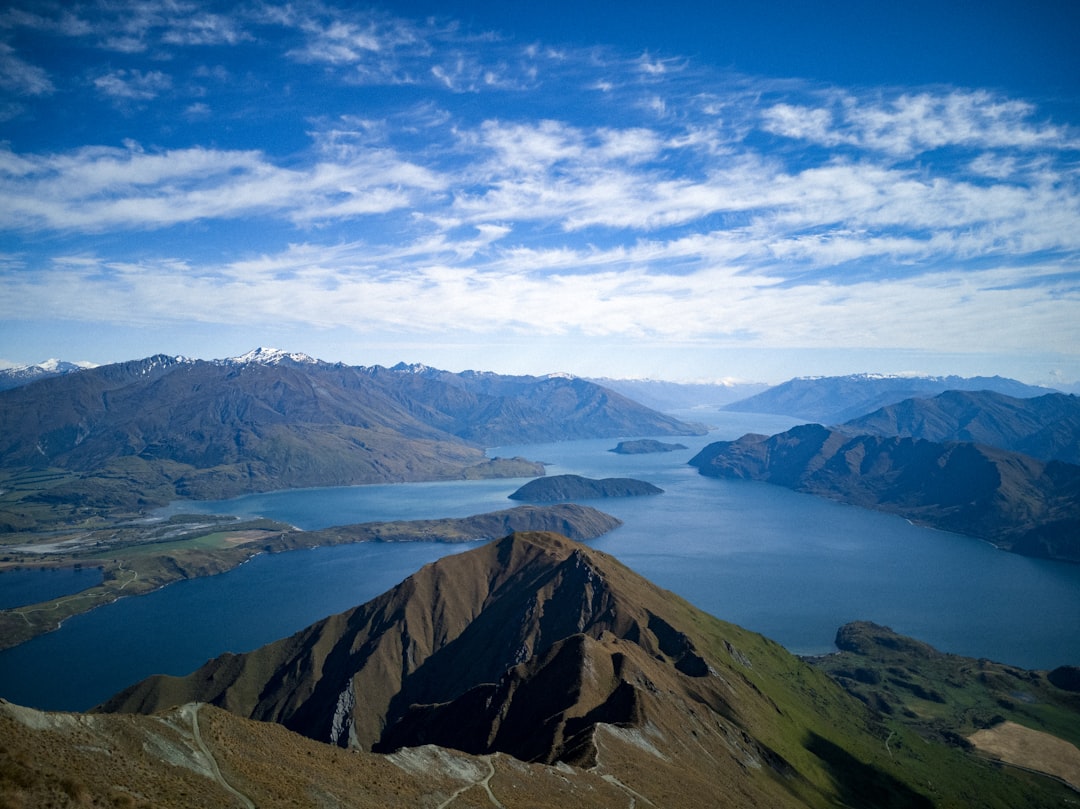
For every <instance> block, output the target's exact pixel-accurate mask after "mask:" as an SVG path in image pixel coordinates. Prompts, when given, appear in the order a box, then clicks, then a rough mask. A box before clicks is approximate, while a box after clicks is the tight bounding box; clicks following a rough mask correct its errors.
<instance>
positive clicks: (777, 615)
mask: <svg viewBox="0 0 1080 809" xmlns="http://www.w3.org/2000/svg"><path fill="white" fill-rule="evenodd" d="M680 415H682V416H684V417H685V416H687V415H689V416H691V417H692V418H694V419H695V420H699V421H700V420H703V418H707V419H708V420H709V421H710V422H712V423H713V425H714V426H715V427H716V429H715V430H714V431H713V432H711V433H710V434H709V435H708V436H701V437H691V438H686V437H681V438H677V439H672V438H670V437H659V440H662V441H665V442H668V443H671V442H674V441H678V442H680V443H682V444H685V445H686V446H687V449H686V450H679V451H676V452H670V453H663V454H651V455H619V454H615V453H612V452H610V449H612V448H613V447H614V446H615V443H616V442H615V441H613V440H595V441H572V442H560V443H554V444H544V445H523V446H511V447H498V448H494V449H492V450H491V451H490V452H489V454H490V455H493V456H495V455H502V456H512V455H522V456H525V457H528V458H531V459H534V460H541V461H545V462H546V463H548V464H549V466H548V473H549V474H560V473H564V472H572V473H576V474H583V475H588V476H590V477H608V476H627V477H637V478H640V479H643V480H647V481H649V482H651V483H654V484H655V485H657V486H660V487H661V488H662V489H664V490H665V493H664V494H662V495H658V496H655V497H642V498H613V499H606V500H600V501H594V502H592V503H590V505H593V506H595V507H597V508H600V509H602V510H604V511H607V512H608V513H611V514H613V515H614V516H616V517H618V518H620V519H621V520H623V523H624V524H623V526H622V527H620V528H618V529H616V530H615V531H613V532H611V533H609V534H607V535H605V536H603V537H600V538H599V539H596V540H594V541H592V542H591V543H590V544H591V545H592V546H593V547H595V548H597V549H599V550H603V551H605V552H607V553H610V554H612V555H613V556H615V557H616V558H618V559H619V560H620V561H621V562H623V563H624V564H626V565H628V566H629V567H631V568H632V569H634V570H636V571H637V572H639V573H641V574H642V575H644V576H646V577H647V578H649V579H651V580H652V581H654V582H656V583H657V584H658V585H660V586H662V587H666V588H668V589H670V590H672V591H674V592H676V593H678V594H679V595H681V596H683V597H685V598H686V599H688V600H689V601H691V602H692V603H694V604H695V605H696V606H698V607H700V608H702V609H704V610H706V611H707V612H709V613H711V614H713V615H716V616H717V617H719V618H722V619H724V620H727V621H731V622H733V623H737V624H740V625H742V626H745V627H747V628H749V629H752V630H755V631H758V632H761V633H763V634H765V635H767V636H769V637H771V638H773V639H774V640H776V641H778V642H780V643H782V644H783V645H784V646H786V647H787V648H788V649H790V650H791V651H793V652H795V653H797V654H820V653H826V652H829V651H831V650H832V649H833V644H832V641H833V637H834V636H835V632H836V629H837V628H838V627H839V626H840V625H842V624H843V623H846V622H848V621H852V620H873V621H876V622H878V623H881V624H885V625H888V626H891V627H892V628H893V629H895V630H896V631H898V632H902V633H904V634H909V635H912V636H914V637H917V638H919V639H921V640H924V641H927V642H928V643H931V644H933V645H934V646H936V647H938V648H939V649H942V650H943V651H949V652H954V653H957V654H963V655H969V656H973V657H987V658H991V659H994V660H998V661H1000V662H1005V663H1010V664H1013V665H1018V666H1022V667H1025V668H1044V669H1045V668H1053V667H1055V666H1058V665H1062V664H1067V663H1068V664H1077V663H1080V622H1078V621H1077V620H1076V616H1077V615H1080V566H1078V565H1066V564H1063V563H1056V562H1049V561H1045V560H1035V559H1028V558H1025V557H1020V556H1016V555H1013V554H1008V553H1004V552H1001V551H998V550H996V549H994V548H993V547H991V546H990V545H988V544H986V543H983V542H980V541H978V540H975V539H972V538H969V537H963V536H959V535H955V534H949V533H945V532H940V531H934V530H931V529H927V528H922V527H918V526H914V525H911V524H909V523H908V522H906V521H905V520H903V519H900V518H897V517H893V516H890V515H885V514H879V513H877V512H872V511H867V510H863V509H859V508H855V507H851V506H844V505H841V504H838V503H834V502H830V501H827V500H823V499H820V498H816V497H813V496H810V495H802V494H798V493H795V492H791V491H788V490H786V489H783V488H780V487H776V486H770V485H768V484H762V483H755V482H749V481H725V480H718V479H714V478H708V477H704V476H702V475H699V474H698V472H697V470H696V469H694V468H692V467H690V466H688V465H687V461H688V460H689V459H690V457H692V456H693V454H694V453H695V452H697V451H698V450H699V449H700V448H701V447H702V446H704V445H705V444H707V443H709V442H711V441H715V440H721V439H728V438H736V437H738V436H739V435H742V434H743V433H745V432H748V431H755V432H763V433H771V432H777V431H779V430H783V429H786V428H787V427H789V426H791V425H792V424H794V423H795V422H794V421H793V420H790V419H783V418H778V417H773V416H755V415H753V414H734V413H731V414H728V413H708V414H704V416H703V414H702V413H700V412H697V413H692V414H680ZM635 437H637V436H635ZM522 482H524V481H523V480H501V481H455V482H447V483H425V484H394V485H387V486H360V487H347V488H333V489H308V490H301V491H290V492H277V493H272V494H266V495H257V496H251V497H244V498H237V499H235V500H230V501H222V502H216V503H209V502H204V503H198V504H193V503H182V504H176V505H174V506H172V507H171V510H172V512H173V513H175V512H176V511H206V512H211V513H229V514H237V515H239V516H245V517H246V516H256V515H260V516H267V517H272V518H274V519H280V520H283V521H286V522H289V523H292V524H294V525H297V526H299V527H301V528H304V529H308V530H310V529H315V528H320V527H325V526H328V525H340V524H345V523H351V522H364V521H372V520H388V519H426V518H435V517H444V516H465V515H468V514H475V513H481V512H485V511H493V510H497V509H502V508H510V507H512V506H513V505H515V503H514V502H513V501H510V500H508V499H507V496H508V495H509V494H510V493H512V492H513V491H514V490H515V489H516V488H517V487H518V486H519V485H520V484H521V483H522ZM474 545H475V543H469V544H467V545H445V544H435V543H392V544H382V543H365V544H360V545H350V546H339V547H335V548H321V549H316V550H308V551H294V552H290V553H284V554H273V555H263V556H259V557H256V558H255V559H253V560H252V561H250V562H249V563H247V564H245V565H243V566H242V567H240V568H238V569H236V570H233V571H230V572H228V573H225V574H221V575H218V576H213V577H209V578H205V579H196V580H192V581H186V582H180V583H178V584H174V585H171V586H169V587H167V588H165V589H163V590H160V591H158V592H156V593H152V594H149V595H146V596H141V597H138V598H128V599H122V600H121V601H118V602H116V603H115V604H112V605H110V606H108V607H103V608H101V609H98V610H95V611H93V612H91V613H88V614H86V615H82V616H78V617H76V618H72V619H70V620H69V621H67V622H66V623H65V625H64V626H63V627H62V628H61V629H60V630H59V631H57V632H54V633H50V634H48V635H44V636H41V637H39V638H36V639H34V640H33V641H30V642H29V643H26V644H23V645H21V646H19V647H16V648H14V649H10V650H6V651H4V652H0V696H3V697H4V698H5V699H9V700H11V701H14V702H19V703H22V704H27V705H32V706H34V707H40V708H48V709H72V710H82V709H85V708H88V707H91V706H92V705H94V704H96V703H98V702H100V701H102V700H104V699H105V698H107V697H108V696H110V695H111V694H112V693H114V692H115V691H117V690H119V689H120V688H123V687H124V686H126V685H128V684H130V683H132V682H135V681H137V680H139V679H141V678H143V677H145V676H147V675H149V674H151V673H155V672H162V673H171V674H184V673H187V672H189V671H191V670H193V669H194V668H196V667H198V666H199V665H201V664H202V663H203V662H204V661H205V660H206V659H208V658H210V657H213V656H215V655H217V654H220V653H222V652H225V651H232V652H243V651H248V650H250V649H253V648H256V647H257V646H259V645H262V644H263V643H266V642H269V641H271V640H274V639H276V638H279V637H283V636H286V635H288V634H290V633H292V632H295V631H297V630H299V629H301V628H303V627H305V626H307V625H308V624H310V623H312V622H313V621H315V620H318V619H319V618H321V617H323V616H325V615H328V614H332V613H334V612H339V611H341V610H345V609H348V608H350V607H352V606H355V605H357V604H360V603H363V602H364V601H366V600H368V599H370V598H371V597H373V596H375V595H377V594H378V593H381V592H383V591H384V590H386V589H388V588H389V587H391V586H393V585H394V584H396V583H397V582H398V581H400V580H401V579H403V578H404V577H406V576H407V575H409V574H410V573H412V572H413V571H414V570H416V569H417V568H418V567H420V566H421V565H422V564H426V563H427V562H430V561H433V560H435V559H437V558H439V557H441V556H443V555H446V554H449V553H458V552H461V551H463V550H466V549H468V548H469V547H473V546H474Z"/></svg>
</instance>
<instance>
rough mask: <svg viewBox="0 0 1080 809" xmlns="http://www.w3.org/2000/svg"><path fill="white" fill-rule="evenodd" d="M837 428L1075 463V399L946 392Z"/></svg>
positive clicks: (1078, 413)
mask: <svg viewBox="0 0 1080 809" xmlns="http://www.w3.org/2000/svg"><path fill="white" fill-rule="evenodd" d="M842 429H843V430H844V431H845V432H850V433H856V434H865V435H887V436H893V435H896V436H909V437H912V438H925V439H927V440H928V441H938V442H949V441H963V442H971V443H976V444H987V445H989V446H992V447H1000V448H1001V449H1007V450H1010V451H1012V452H1020V453H1023V454H1025V455H1030V456H1032V457H1033V458H1039V459H1040V460H1044V461H1052V460H1058V461H1066V462H1068V463H1071V464H1080V397H1077V396H1075V395H1067V394H1064V393H1048V394H1045V395H1043V396H1036V397H1033V398H1028V399H1018V398H1016V397H1013V396H1006V395H1004V394H1001V393H995V392H993V391H988V390H984V391H961V390H951V391H945V392H944V393H940V394H938V395H937V396H934V397H933V398H925V399H906V400H904V401H903V402H899V403H897V404H893V405H888V406H887V407H883V408H880V409H879V410H875V411H874V412H873V413H868V414H867V415H865V416H861V417H859V418H856V419H852V420H851V421H848V422H845V423H844V424H843V425H842Z"/></svg>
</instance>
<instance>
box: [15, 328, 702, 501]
mask: <svg viewBox="0 0 1080 809" xmlns="http://www.w3.org/2000/svg"><path fill="white" fill-rule="evenodd" d="M703 430H704V428H701V427H698V426H695V425H690V424H686V423H684V422H681V421H679V420H677V419H674V418H671V417H669V416H665V415H663V414H660V413H657V412H655V411H652V410H650V409H648V408H646V407H644V406H642V405H639V404H637V403H636V402H633V401H631V400H629V399H627V398H626V397H624V396H621V395H619V394H617V393H615V392H614V391H610V390H607V389H605V388H602V387H600V386H599V385H596V384H594V383H591V382H588V381H586V380H583V379H578V378H573V377H565V376H551V377H523V376H515V377H507V376H500V375H497V374H487V373H477V372H465V373H461V374H451V373H449V372H442V371H437V370H434V369H428V368H425V367H423V366H397V367H395V368H384V367H381V366H374V367H363V366H348V365H343V364H340V363H336V364H332V363H326V362H322V361H318V360H314V359H311V358H310V357H306V356H305V355H302V354H286V353H284V352H280V351H274V350H267V349H260V350H257V351H255V352H252V353H251V354H249V355H245V356H244V357H239V358H234V359H231V360H220V361H203V360H191V359H185V358H181V357H169V356H165V355H157V356H154V357H149V358H146V359H143V360H135V361H131V362H125V363H119V364H115V365H107V366H100V367H97V368H92V369H85V370H81V371H79V372H73V373H68V374H63V375H59V376H51V377H46V378H43V379H39V380H37V381H35V382H31V383H29V384H25V385H22V386H20V387H17V388H13V389H10V390H6V391H2V392H0V457H2V458H3V459H4V460H3V464H4V468H6V469H12V468H31V469H58V470H63V471H66V472H68V473H74V477H68V478H66V479H61V480H59V481H58V482H56V484H55V485H52V486H51V487H50V488H49V490H48V491H47V492H45V493H43V494H40V495H37V496H39V497H42V498H45V499H49V500H51V501H53V502H73V501H78V502H80V503H82V504H83V505H86V506H90V507H110V506H113V507H125V508H132V509H134V508H142V507H145V506H147V505H155V504H160V503H163V502H167V501H169V500H173V499H177V498H184V497H192V498H221V497H229V496H234V495H237V494H241V493H246V492H253V491H266V490H270V489H283V488H294V487H306V486H329V485H350V484H357V483H375V482H395V481H415V480H440V479H453V478H468V477H505V476H536V475H540V474H542V473H543V468H542V466H541V465H540V464H537V463H533V462H528V461H524V460H523V459H499V458H495V459H489V458H487V457H486V456H485V453H484V450H483V448H484V447H492V446H498V445H501V444H507V443H533V442H543V441H552V440H558V439H570V438H585V437H589V438H600V437H622V436H626V435H679V434H691V433H700V432H703Z"/></svg>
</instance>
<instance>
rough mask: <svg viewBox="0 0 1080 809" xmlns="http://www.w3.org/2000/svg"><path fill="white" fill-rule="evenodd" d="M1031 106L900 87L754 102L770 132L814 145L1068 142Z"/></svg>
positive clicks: (880, 147) (913, 149)
mask: <svg viewBox="0 0 1080 809" xmlns="http://www.w3.org/2000/svg"><path fill="white" fill-rule="evenodd" d="M1035 112H1036V110H1035V108H1034V107H1033V106H1032V105H1031V104H1029V103H1027V102H1024V101H1019V100H1016V99H1007V98H1001V97H999V96H995V95H993V94H992V93H990V92H988V91H985V90H977V91H960V90H954V91H949V92H943V93H929V92H921V93H902V94H899V95H895V96H893V97H891V98H882V97H876V98H875V97H867V96H856V95H853V94H851V93H847V92H831V93H825V94H822V97H821V100H820V103H819V104H818V105H812V104H805V103H804V104H792V103H788V102H780V103H776V104H773V105H772V106H769V107H766V108H764V109H763V110H762V126H763V128H764V129H765V130H766V131H768V132H772V133H774V134H776V135H781V136H783V137H787V138H793V139H798V140H805V141H808V142H811V143H817V144H820V145H822V146H829V147H833V146H838V145H841V144H843V145H848V146H853V147H857V148H860V149H869V150H874V151H880V152H885V153H887V154H890V155H896V156H912V155H917V154H920V153H923V152H928V151H932V150H934V149H940V148H943V147H951V146H962V147H967V148H978V149H995V148H1015V149H1036V148H1071V149H1076V148H1078V147H1080V139H1078V138H1077V136H1076V135H1075V134H1073V133H1070V132H1068V131H1067V130H1066V129H1065V128H1063V127H1061V126H1055V125H1052V124H1046V123H1035V122H1033V120H1032V119H1033V117H1034V115H1035Z"/></svg>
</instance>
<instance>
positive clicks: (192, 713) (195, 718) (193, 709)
mask: <svg viewBox="0 0 1080 809" xmlns="http://www.w3.org/2000/svg"><path fill="white" fill-rule="evenodd" d="M200 707H202V703H199V702H192V703H189V704H187V705H185V706H184V707H183V708H181V709H180V710H181V712H182V713H183V715H185V716H186V717H187V718H189V719H190V720H191V734H192V736H194V738H195V744H196V745H197V746H198V748H199V750H200V751H201V752H202V754H203V755H204V756H206V760H207V762H209V764H210V769H211V770H212V772H213V775H214V780H215V781H217V782H218V783H219V784H221V786H222V788H224V789H225V791H226V792H231V793H232V794H233V795H235V796H236V797H237V799H238V800H239V801H240V803H242V804H243V805H244V807H245V808H246V809H255V804H254V802H252V800H251V798H249V797H248V796H247V795H245V794H244V793H243V792H241V791H240V790H238V789H237V788H236V787H234V786H233V785H232V784H230V783H229V782H228V781H226V780H225V776H223V775H222V774H221V769H220V768H219V767H218V763H217V759H216V758H214V754H213V753H211V752H210V748H209V747H207V746H206V742H204V741H203V737H202V733H201V732H200V731H199V708H200Z"/></svg>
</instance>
